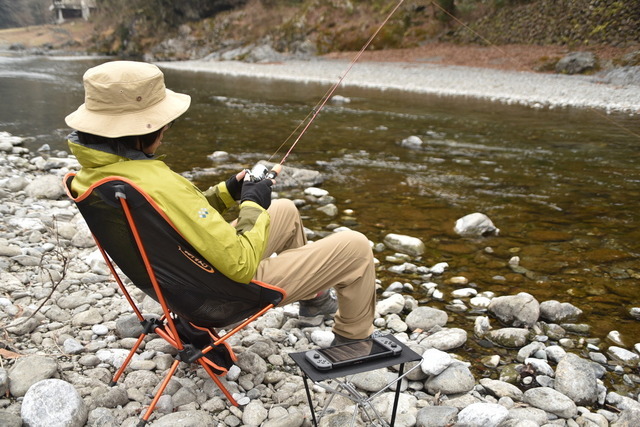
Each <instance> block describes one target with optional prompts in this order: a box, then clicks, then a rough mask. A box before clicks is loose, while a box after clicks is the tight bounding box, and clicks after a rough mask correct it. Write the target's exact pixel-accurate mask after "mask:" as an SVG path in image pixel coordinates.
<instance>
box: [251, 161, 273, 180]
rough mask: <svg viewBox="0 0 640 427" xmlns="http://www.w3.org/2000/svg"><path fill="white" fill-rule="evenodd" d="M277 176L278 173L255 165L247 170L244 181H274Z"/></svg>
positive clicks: (260, 165) (261, 165)
mask: <svg viewBox="0 0 640 427" xmlns="http://www.w3.org/2000/svg"><path fill="white" fill-rule="evenodd" d="M276 176H278V172H276V171H274V170H269V168H268V167H266V166H265V165H263V164H260V163H259V164H257V165H255V166H254V167H253V168H252V169H247V173H246V174H245V176H244V180H245V181H252V182H259V181H262V180H263V179H275V178H276Z"/></svg>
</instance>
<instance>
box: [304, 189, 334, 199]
mask: <svg viewBox="0 0 640 427" xmlns="http://www.w3.org/2000/svg"><path fill="white" fill-rule="evenodd" d="M304 194H306V195H309V196H313V197H322V196H327V195H328V194H329V192H328V191H327V190H324V189H322V188H317V187H308V188H305V190H304Z"/></svg>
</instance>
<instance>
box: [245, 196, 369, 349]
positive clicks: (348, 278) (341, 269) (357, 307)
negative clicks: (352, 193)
mask: <svg viewBox="0 0 640 427" xmlns="http://www.w3.org/2000/svg"><path fill="white" fill-rule="evenodd" d="M268 212H269V215H270V216H271V227H270V231H269V241H268V243H267V249H266V251H265V255H264V256H265V258H264V259H263V260H262V261H261V262H260V265H259V267H258V271H257V273H256V277H255V278H256V279H257V280H259V281H262V282H265V283H268V284H270V285H274V286H278V287H281V288H283V289H284V290H285V291H287V296H286V298H285V300H284V301H283V302H282V303H281V304H280V305H285V304H289V303H292V302H295V301H300V300H306V299H311V298H314V297H315V296H316V294H317V293H318V292H321V291H324V290H326V289H329V288H332V287H333V288H334V289H335V290H336V293H337V294H338V312H337V313H336V315H335V325H334V327H333V331H334V332H336V333H338V334H340V335H342V336H344V337H347V338H354V339H360V338H366V337H368V336H369V335H371V333H372V332H373V319H374V315H375V301H376V295H375V267H374V264H373V254H372V252H371V247H370V246H369V241H368V239H367V238H366V237H365V236H364V235H363V234H361V233H358V232H356V231H342V232H339V233H334V234H332V235H329V236H327V237H325V238H323V239H320V240H318V241H316V242H312V243H309V244H307V239H306V237H305V235H304V230H303V227H302V220H301V218H300V214H299V212H298V209H297V208H296V206H295V205H294V204H293V202H292V201H290V200H286V199H278V200H274V201H273V202H272V203H271V206H270V207H269V209H268ZM274 252H275V253H277V254H278V256H276V257H270V255H271V254H273V253H274Z"/></svg>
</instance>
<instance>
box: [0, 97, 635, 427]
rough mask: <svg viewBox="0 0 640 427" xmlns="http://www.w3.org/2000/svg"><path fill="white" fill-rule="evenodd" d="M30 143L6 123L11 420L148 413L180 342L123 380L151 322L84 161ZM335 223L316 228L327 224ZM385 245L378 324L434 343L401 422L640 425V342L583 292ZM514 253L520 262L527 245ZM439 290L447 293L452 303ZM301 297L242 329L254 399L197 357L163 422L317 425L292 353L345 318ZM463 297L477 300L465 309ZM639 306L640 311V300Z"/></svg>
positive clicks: (5, 404)
mask: <svg viewBox="0 0 640 427" xmlns="http://www.w3.org/2000/svg"><path fill="white" fill-rule="evenodd" d="M636 102H637V99H636ZM22 144H23V140H22V138H19V137H15V136H12V135H9V134H6V133H0V199H1V200H2V203H1V205H0V210H1V211H2V218H3V220H2V223H1V226H0V328H1V329H2V339H1V340H0V361H1V362H2V364H1V365H0V395H2V398H0V425H1V426H16V427H17V426H21V425H29V426H48V427H50V426H68V427H69V426H70V427H74V426H83V425H88V426H133V425H136V424H137V423H138V420H139V417H140V416H141V413H142V412H144V409H145V407H146V406H147V405H148V404H149V403H150V401H151V399H152V396H153V394H154V389H155V388H156V387H157V386H158V384H159V382H160V381H161V380H162V378H163V377H164V374H165V372H166V370H167V369H168V368H169V366H170V364H171V363H172V361H173V357H172V354H174V351H173V349H172V348H171V347H169V346H167V345H166V344H165V343H164V342H163V340H161V339H159V338H157V337H155V336H150V337H147V339H146V340H145V341H144V344H143V346H142V351H141V352H140V353H139V354H138V355H137V356H136V357H135V358H134V360H133V361H132V363H131V366H130V368H129V369H128V370H127V372H126V373H125V376H124V378H123V379H121V380H120V381H119V382H118V384H117V385H115V386H114V387H109V386H108V384H109V382H110V380H111V378H112V375H113V373H114V372H115V369H116V368H117V367H118V366H120V364H121V363H122V361H123V358H124V357H125V355H126V354H127V352H128V349H130V348H131V347H132V346H133V345H134V343H135V341H136V337H137V335H138V334H139V332H140V326H139V324H138V323H137V320H136V319H135V316H134V315H133V314H132V312H131V310H130V308H129V306H128V304H127V303H126V301H125V300H124V298H122V296H121V295H119V294H118V292H117V285H116V284H115V282H114V281H113V280H112V279H111V277H110V275H109V272H108V270H107V268H106V266H105V264H104V262H103V261H102V259H101V257H100V255H99V253H98V251H97V249H96V247H95V245H94V244H93V241H92V239H91V237H90V235H89V233H88V230H87V228H86V226H85V225H84V222H83V220H82V218H81V217H80V215H79V214H78V211H77V209H76V208H75V206H74V205H73V204H72V202H71V201H70V200H68V199H67V198H66V195H65V194H64V191H63V189H62V186H61V178H62V176H63V175H64V174H65V173H66V172H68V171H70V170H75V169H77V168H78V164H77V161H76V160H75V159H74V158H73V157H70V156H68V155H67V154H66V153H65V152H51V151H50V150H48V149H47V147H42V148H41V149H40V150H39V151H38V152H37V153H32V152H29V150H27V149H26V148H24V147H22ZM280 196H281V197H285V196H286V197H290V198H292V199H295V200H296V203H298V205H299V206H305V207H307V208H311V209H321V210H322V211H327V210H329V211H332V212H336V211H339V208H338V207H337V206H336V204H339V201H336V200H334V199H333V198H332V197H331V196H330V195H329V194H326V192H325V191H323V190H321V189H318V188H313V187H310V188H309V187H307V188H305V187H297V188H296V187H292V188H289V189H287V190H283V191H282V192H281V194H280ZM322 211H321V212H322ZM327 232H328V231H327V230H307V234H308V236H309V237H310V239H311V240H314V239H316V238H319V236H321V235H323V234H326V233H327ZM456 232H457V233H458V234H461V235H465V234H469V233H475V234H483V233H487V232H490V233H498V232H499V230H497V229H496V228H495V227H493V224H491V222H490V220H489V219H488V218H484V217H478V216H477V215H472V216H470V217H465V218H461V219H460V220H459V221H458V222H457V224H456ZM372 248H373V250H374V254H375V256H376V258H377V262H378V263H377V265H378V268H379V269H385V270H387V271H390V272H393V273H394V274H395V275H396V276H397V280H396V281H394V282H393V283H379V293H378V303H377V318H376V320H375V326H376V329H378V330H380V331H382V332H383V333H390V334H393V335H394V336H395V337H396V338H397V339H398V340H400V341H402V342H404V343H406V344H407V345H408V346H409V347H411V348H412V349H413V350H415V351H416V352H418V353H419V354H421V355H423V357H424V359H423V361H422V362H421V363H420V366H419V368H416V369H415V370H413V371H411V373H410V374H409V375H408V376H407V377H406V378H405V379H404V380H403V381H402V384H401V390H402V393H401V398H400V406H399V413H398V418H397V420H396V426H407V427H411V426H419V427H427V426H460V427H462V426H469V427H489V426H499V427H535V426H548V427H551V426H567V427H576V426H580V427H606V426H612V427H623V426H624V427H632V426H638V425H640V401H639V396H638V393H639V391H640V372H639V362H640V343H628V342H622V341H621V339H620V337H619V335H618V334H617V333H616V332H615V331H611V333H610V334H609V335H608V337H607V338H606V340H601V339H598V338H596V337H592V336H590V334H589V331H590V326H589V319H585V318H583V316H582V310H581V309H580V307H576V306H573V305H571V304H568V303H565V302H563V301H553V300H551V301H537V300H536V299H535V298H534V297H533V296H531V295H530V294H527V293H524V292H523V293H519V294H517V295H495V294H493V293H492V292H489V291H486V290H484V291H483V290H482V289H477V288H475V287H473V286H471V284H470V283H469V282H468V280H467V279H466V278H465V277H463V276H455V277H448V278H447V279H446V280H447V283H448V284H454V285H455V287H456V289H455V290H454V291H453V292H447V293H445V292H443V291H441V290H440V289H439V286H440V285H441V284H443V282H444V281H445V279H444V277H445V274H444V273H445V272H446V270H447V268H448V264H447V263H445V262H440V263H437V264H435V265H422V264H421V262H420V258H419V255H420V253H421V250H424V248H423V245H422V242H420V240H419V239H417V238H415V237H411V236H400V235H388V236H387V237H386V238H385V240H384V241H383V242H372ZM486 250H487V251H490V250H491V248H490V247H488V248H487V249H486ZM454 262H455V261H454ZM510 264H511V265H512V266H513V268H514V271H515V270H517V268H518V259H517V257H514V258H512V259H511V261H510ZM409 275H410V276H411V277H412V278H413V277H415V275H419V276H420V277H421V280H420V283H416V282H415V281H414V280H411V279H409V278H408V277H409ZM133 295H134V297H135V298H136V299H138V300H139V301H141V302H142V305H143V306H144V308H145V310H146V311H147V312H150V313H158V312H159V307H158V305H157V304H156V303H155V302H154V301H152V300H151V299H150V298H148V297H146V296H145V295H144V294H142V293H140V292H134V293H133ZM429 301H439V302H446V305H445V309H438V308H434V307H431V306H430V304H429ZM297 313H298V307H297V305H296V304H292V305H289V306H285V307H280V308H276V309H273V310H271V311H270V312H269V313H267V314H266V315H265V316H263V317H262V318H261V319H259V320H258V321H256V322H255V323H254V324H253V325H252V326H250V327H248V328H246V329H245V330H244V331H243V332H241V333H240V334H239V336H237V337H236V338H234V339H232V340H231V344H232V346H233V348H234V350H235V352H236V354H237V355H238V362H237V365H236V366H234V367H233V368H232V369H231V370H230V372H229V374H228V375H227V376H226V379H225V381H226V383H227V385H228V387H229V389H230V390H231V391H232V392H233V393H234V394H235V395H236V396H237V398H238V399H239V400H240V401H241V402H242V403H243V405H242V406H241V407H239V408H235V407H232V406H229V405H228V402H227V401H226V400H225V398H224V396H222V395H221V393H220V392H219V391H218V389H217V387H216V386H215V385H214V383H213V382H212V381H211V380H210V379H208V377H207V376H206V374H205V373H204V371H203V370H202V369H194V368H193V367H188V366H186V365H185V366H181V367H180V368H179V370H178V373H177V375H176V377H175V378H174V379H172V380H171V382H170V383H169V386H168V388H167V391H166V393H165V395H164V396H163V397H162V398H161V399H160V402H159V405H158V408H157V409H156V411H155V412H154V415H153V417H152V423H151V425H153V426H171V427H175V426H178V427H183V426H259V425H260V426H267V427H276V426H282V427H284V426H287V427H290V426H293V427H296V426H310V425H311V418H310V411H309V408H308V404H307V398H306V394H305V391H304V387H303V380H302V377H301V376H300V372H299V370H298V369H297V367H296V365H295V364H294V362H293V360H292V359H291V358H290V357H289V356H288V354H289V353H292V352H298V351H304V350H307V349H310V348H315V347H317V346H324V345H327V344H328V343H329V342H330V341H331V339H332V338H333V334H332V333H331V329H330V326H331V322H330V321H328V322H325V324H320V325H318V326H315V327H305V328H301V327H300V326H299V324H298V317H297ZM452 313H465V316H464V317H459V318H458V319H463V320H458V322H460V323H454V322H452V321H451V318H450V314H452ZM630 314H631V315H632V316H633V317H635V318H636V319H638V320H639V321H640V307H636V308H633V309H631V312H630ZM471 342H474V343H478V344H479V347H480V348H483V349H484V355H483V356H481V358H480V359H481V360H475V358H474V357H472V356H470V352H469V351H468V350H467V349H468V348H469V343H471ZM409 368H410V367H409ZM394 375H395V371H394V370H393V369H383V370H378V371H373V372H368V373H365V374H361V375H357V376H355V377H354V378H353V379H352V383H353V384H354V386H355V387H356V388H357V389H358V390H360V391H361V392H363V393H373V392H375V391H377V390H378V389H379V388H380V387H381V386H382V385H384V384H386V383H387V382H388V381H389V378H392V377H393V376H394ZM312 394H313V400H314V402H315V404H316V407H318V406H319V405H323V404H324V403H325V402H326V401H327V399H328V394H327V393H326V391H325V390H324V389H322V388H320V387H313V390H312ZM392 402H393V393H392V392H391V391H389V392H387V393H383V394H381V395H379V396H377V397H376V398H375V399H374V405H375V408H376V410H377V411H378V412H379V413H381V414H383V416H384V417H385V418H386V419H387V420H389V419H390V416H391V404H392ZM330 408H331V409H330V410H329V412H328V414H327V415H325V416H324V417H323V418H322V420H321V422H320V425H321V426H341V425H345V424H348V423H349V422H350V420H351V414H352V411H353V406H352V402H350V401H348V400H346V399H344V398H342V397H337V398H334V399H333V401H332V402H331V406H330ZM356 425H362V426H364V425H368V424H367V423H366V422H364V421H362V420H358V421H357V423H356Z"/></svg>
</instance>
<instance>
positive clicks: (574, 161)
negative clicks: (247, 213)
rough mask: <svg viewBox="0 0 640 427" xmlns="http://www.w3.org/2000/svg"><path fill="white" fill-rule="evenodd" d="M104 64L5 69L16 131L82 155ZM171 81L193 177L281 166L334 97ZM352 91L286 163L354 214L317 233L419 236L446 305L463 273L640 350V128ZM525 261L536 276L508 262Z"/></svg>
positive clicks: (3, 127) (571, 115)
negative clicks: (76, 116)
mask: <svg viewBox="0 0 640 427" xmlns="http://www.w3.org/2000/svg"><path fill="white" fill-rule="evenodd" d="M99 62H102V60H100V59H87V58H44V57H31V58H2V57H0V99H2V102H1V103H0V131H7V132H10V133H12V134H14V135H19V136H23V137H34V138H35V140H34V141H32V142H30V143H29V147H30V148H34V149H35V148H38V147H40V146H41V145H42V144H44V143H48V144H50V145H51V147H52V148H54V149H66V146H65V144H64V135H66V133H67V132H68V131H69V129H67V128H66V126H65V124H64V116H65V115H66V114H68V113H69V112H71V111H72V110H73V109H75V108H76V107H77V106H78V105H79V104H80V103H81V102H82V99H83V90H82V85H81V76H82V73H83V72H84V70H86V68H88V67H89V66H91V65H94V64H97V63H99ZM166 76H167V82H168V87H170V88H172V89H174V90H176V91H180V92H185V93H189V94H190V95H191V96H192V107H191V109H190V110H189V112H188V113H187V114H186V115H185V116H183V117H182V118H181V119H179V120H178V121H177V122H176V124H175V125H174V127H173V128H172V129H171V131H170V132H169V133H167V135H166V137H165V142H166V143H165V146H164V147H163V149H162V152H163V153H166V154H168V158H167V162H168V163H169V164H170V165H171V166H172V167H173V168H174V169H176V170H178V171H188V170H192V169H193V168H208V167H211V166H212V163H211V161H210V160H208V159H207V155H209V154H211V153H212V152H213V151H215V150H224V151H228V152H229V153H230V154H231V156H232V159H233V163H234V164H233V168H236V166H237V167H238V168H239V167H244V166H250V165H251V164H253V163H254V162H255V161H257V160H261V159H268V158H270V157H271V156H272V154H273V153H274V152H275V151H276V150H277V149H278V147H279V146H280V145H281V144H282V143H283V141H285V139H286V138H287V136H289V134H290V133H291V132H292V131H293V130H294V129H295V127H296V126H297V125H298V124H299V122H300V121H301V120H303V119H304V117H305V116H306V115H307V114H309V112H310V111H311V108H312V107H313V105H314V104H315V103H316V102H317V101H318V99H320V97H321V96H322V95H323V94H324V91H325V90H326V87H323V86H321V85H316V84H296V85H294V84H287V83H282V82H275V81H255V80H252V79H247V78H231V77H224V78H223V77H219V76H214V75H208V74H203V73H195V72H186V71H173V70H172V71H167V72H166ZM338 93H339V94H341V95H343V96H346V97H348V98H349V99H350V101H351V102H349V103H344V104H335V103H334V104H329V105H327V107H326V108H325V109H324V110H323V111H322V113H321V114H320V115H319V116H318V118H317V120H316V121H315V123H314V125H313V126H312V127H311V129H310V130H309V131H308V132H307V133H306V135H305V136H304V137H303V138H302V139H301V140H300V142H299V144H298V146H297V147H296V148H295V150H294V151H293V153H292V154H291V156H290V157H289V159H288V160H287V163H286V164H288V165H291V166H296V167H306V168H312V169H316V170H319V171H321V172H322V173H324V174H326V176H327V180H326V181H325V183H324V184H323V187H324V188H326V189H327V190H328V191H329V192H330V194H331V195H332V196H334V197H335V198H336V199H337V202H336V205H337V206H338V207H339V208H340V209H341V210H344V209H352V210H353V211H354V213H353V214H352V215H351V217H349V218H345V217H342V216H341V217H339V218H334V219H327V218H326V217H323V214H318V213H316V212H315V211H314V210H312V209H307V210H304V211H303V214H304V215H305V217H306V218H307V219H306V222H307V225H308V226H309V227H310V228H312V229H322V228H324V227H326V226H328V225H329V224H330V223H337V224H348V225H349V226H350V227H351V228H354V229H356V230H358V231H362V232H363V233H365V234H366V235H367V236H368V237H369V238H370V239H371V240H372V241H374V242H380V241H382V239H383V237H384V236H385V235H386V234H387V233H399V234H407V235H411V236H414V237H419V238H420V239H422V240H423V241H424V243H425V244H426V246H427V252H426V253H425V255H424V256H423V259H422V260H421V261H420V262H419V263H418V264H420V265H425V266H431V265H433V264H435V263H437V262H441V261H447V262H448V263H449V265H450V269H449V270H448V271H447V272H446V273H445V275H444V276H443V277H442V278H437V279H436V280H435V281H437V282H438V283H440V284H441V285H440V288H441V289H442V290H443V291H445V295H447V294H448V291H451V290H453V289H454V288H455V286H453V285H447V284H446V283H445V281H446V279H448V278H450V277H452V276H458V275H461V276H465V277H467V278H468V279H469V280H470V282H471V284H472V286H476V287H477V288H478V290H479V291H494V292H496V293H497V294H499V295H508V294H515V293H517V292H522V291H524V292H529V293H531V294H532V295H534V296H535V297H536V298H537V299H538V300H539V301H544V300H549V299H556V300H559V301H562V302H564V301H567V302H571V303H573V304H574V305H576V306H578V307H579V308H581V309H582V310H584V311H585V315H584V316H583V318H582V319H580V322H584V323H588V324H590V325H591V326H592V332H591V333H590V336H594V337H598V338H602V339H604V337H605V336H606V334H607V333H608V332H609V331H611V330H618V331H620V332H621V333H622V336H623V339H624V340H625V342H626V344H627V346H631V345H633V343H635V342H638V336H640V334H639V332H640V323H639V322H638V321H636V320H633V319H632V318H631V316H630V315H629V309H630V308H631V307H638V306H640V301H639V300H640V264H639V263H638V259H639V257H640V243H638V242H639V241H640V230H639V228H638V224H639V219H640V214H639V212H640V197H639V196H640V162H639V158H638V157H639V155H638V153H639V148H640V123H639V122H640V121H639V120H638V118H637V116H636V117H631V116H626V115H605V114H603V113H601V112H599V111H594V110H576V109H562V110H560V109H557V110H539V109H533V108H526V107H516V106H506V105H501V104H492V103H488V102H480V101H475V100H472V99H463V98H449V97H427V96H424V95H420V96H418V95H412V94H406V93H395V92H392V91H375V90H358V89H349V90H339V91H338ZM411 135H416V136H419V137H420V138H421V139H422V140H423V141H424V142H425V144H423V147H422V149H421V150H411V149H408V148H405V147H401V146H400V144H399V142H400V141H402V140H403V139H404V138H406V137H408V136H411ZM290 143H291V141H289V143H288V144H287V145H285V147H284V149H281V150H280V151H279V152H278V154H276V155H275V156H274V157H273V160H277V161H279V160H280V158H281V157H282V155H283V153H284V151H286V149H288V148H289V144H290ZM234 170H235V169H234ZM229 174H230V171H225V172H224V173H223V174H221V176H218V177H214V178H211V179H210V180H207V181H206V182H205V181H202V182H198V184H200V185H202V186H206V185H209V184H213V183H215V182H217V181H218V180H219V179H221V178H226V176H227V175H229ZM473 212H483V213H485V214H487V215H488V216H489V217H490V218H491V219H492V220H493V222H494V223H495V224H496V226H497V227H498V228H500V230H501V231H500V235H499V236H498V237H490V238H482V239H466V238H460V237H458V236H457V235H455V234H454V233H453V225H454V223H455V221H456V219H458V218H460V217H462V216H464V215H466V214H469V213H473ZM487 248H490V249H489V250H488V249H487ZM386 255H389V254H388V253H382V254H379V255H378V257H379V258H380V259H382V260H384V257H385V256H386ZM513 256H518V257H520V266H521V267H522V268H523V269H522V270H517V271H513V270H512V268H510V267H509V266H508V261H509V259H510V258H511V257H513ZM380 278H381V279H382V280H383V284H384V286H387V285H389V284H390V283H391V282H392V281H394V280H401V281H409V278H407V277H406V276H402V277H395V276H393V275H391V274H389V273H387V272H384V271H383V272H380ZM457 287H460V286H457ZM416 297H418V298H421V295H420V294H416ZM447 299H450V298H447ZM444 303H446V301H445V302H429V304H434V305H442V304H444ZM456 316H460V317H464V316H465V314H453V313H452V314H451V317H453V318H454V319H455V318H456Z"/></svg>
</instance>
